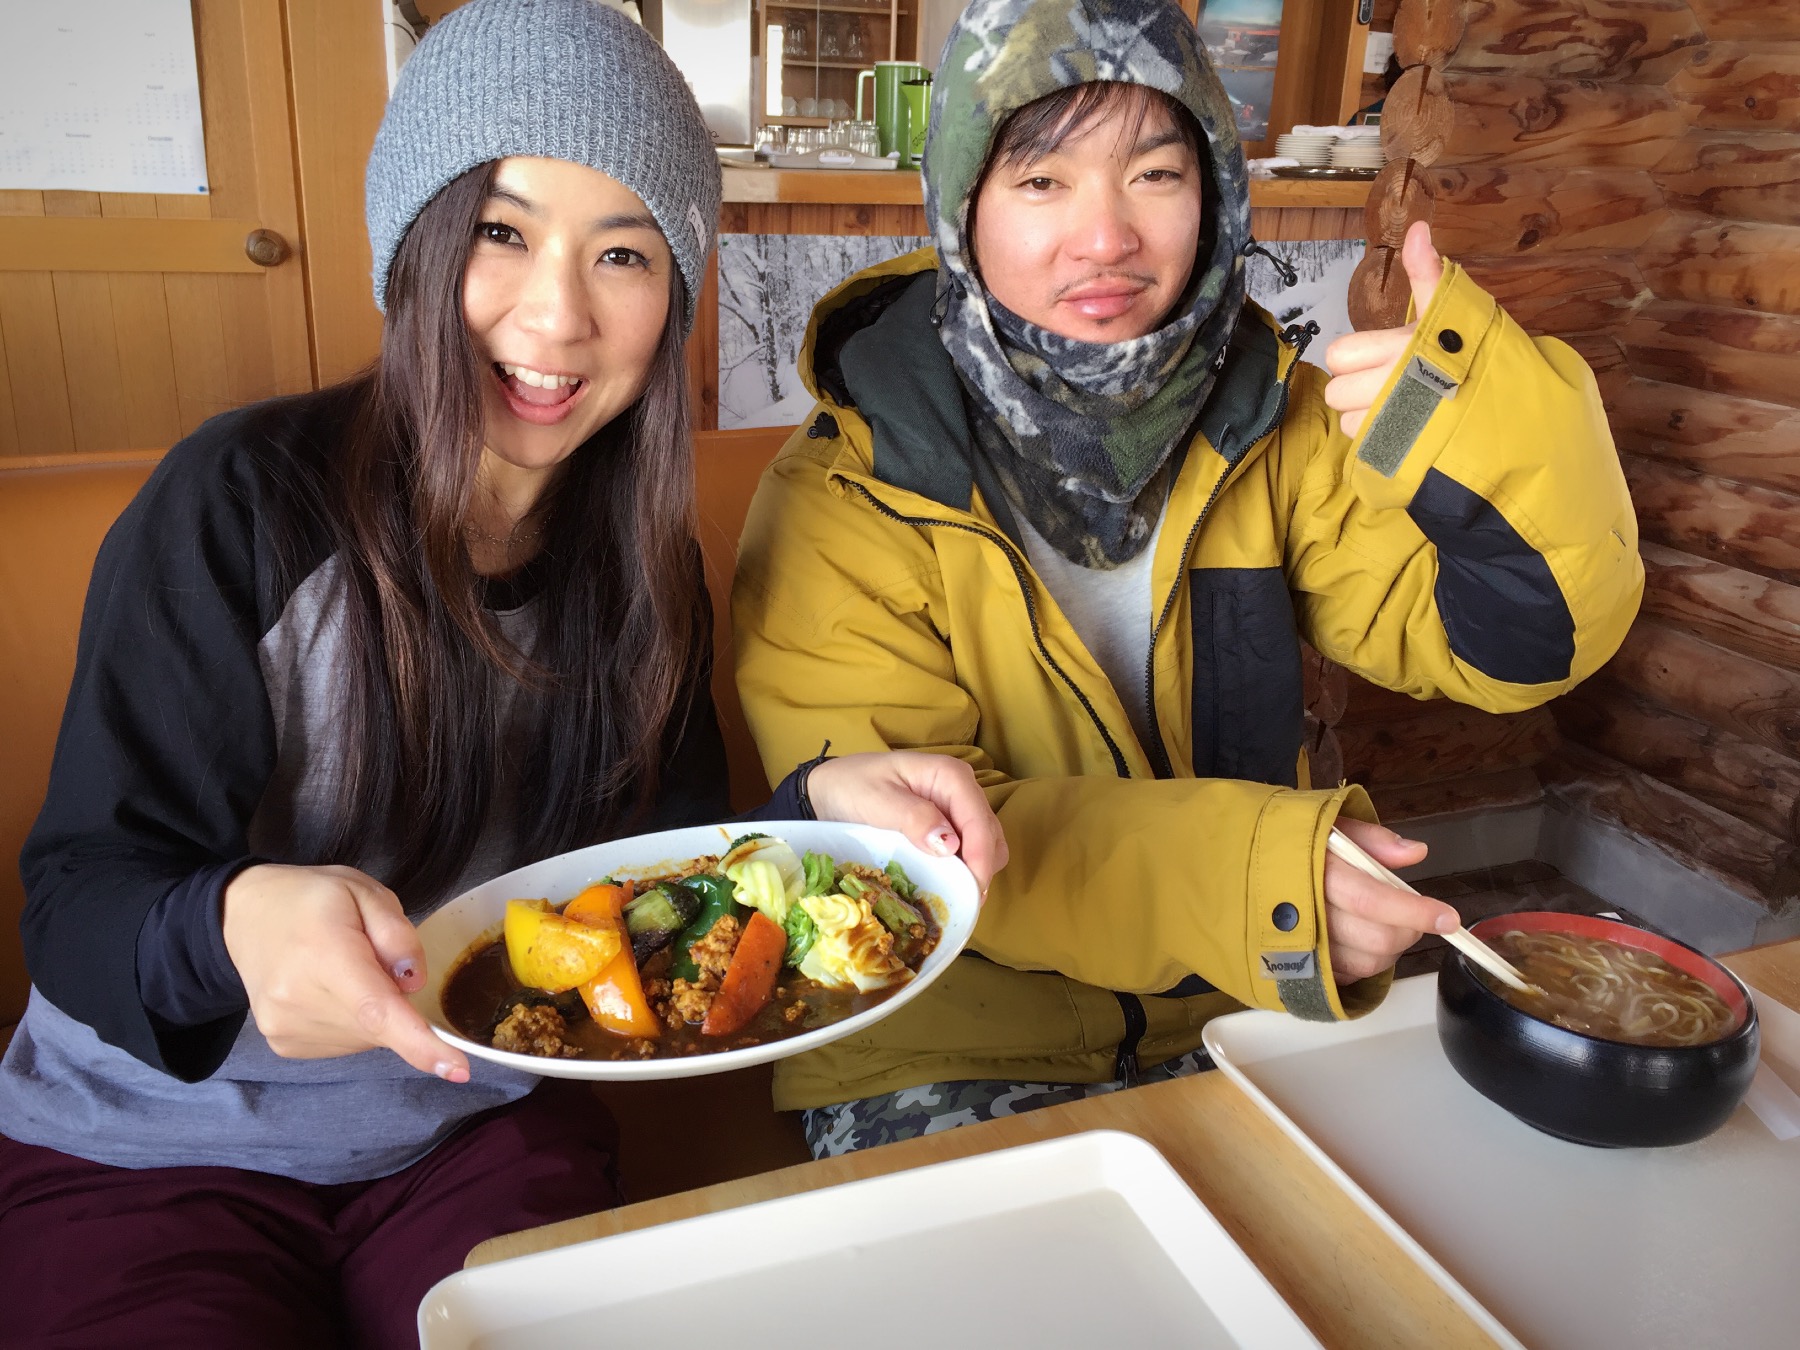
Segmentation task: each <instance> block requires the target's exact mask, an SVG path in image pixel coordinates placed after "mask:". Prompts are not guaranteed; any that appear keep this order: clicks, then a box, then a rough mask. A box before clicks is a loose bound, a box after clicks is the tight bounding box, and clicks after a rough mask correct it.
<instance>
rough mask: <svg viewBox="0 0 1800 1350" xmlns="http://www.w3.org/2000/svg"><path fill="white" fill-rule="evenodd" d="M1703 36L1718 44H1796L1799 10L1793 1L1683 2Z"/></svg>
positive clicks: (1799, 20) (1712, 0)
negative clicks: (1737, 41)
mask: <svg viewBox="0 0 1800 1350" xmlns="http://www.w3.org/2000/svg"><path fill="white" fill-rule="evenodd" d="M1687 3H1688V5H1689V7H1690V8H1691V9H1692V10H1693V11H1694V13H1695V15H1697V16H1698V17H1699V20H1700V26H1701V27H1702V28H1703V29H1705V30H1706V36H1707V37H1708V38H1710V39H1711V40H1713V41H1715V42H1718V41H1723V40H1724V39H1726V38H1745V39H1748V40H1750V41H1752V42H1800V7H1797V6H1796V5H1795V4H1794V0H1687Z"/></svg>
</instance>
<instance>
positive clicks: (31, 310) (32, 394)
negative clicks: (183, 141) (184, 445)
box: [0, 0, 314, 455]
mask: <svg viewBox="0 0 1800 1350" xmlns="http://www.w3.org/2000/svg"><path fill="white" fill-rule="evenodd" d="M193 9H194V29H195V39H196V47H197V52H198V57H199V68H200V100H201V108H202V114H203V117H204V119H205V128H206V162H207V176H208V178H209V180H210V183H211V193H210V195H208V196H160V195H148V194H137V193H104V192H64V191H55V192H25V191H0V455H44V454H58V453H64V452H68V451H72V450H119V449H132V448H154V447H161V446H167V445H169V444H171V443H172V442H174V441H175V440H177V439H179V438H180V437H181V436H183V435H185V434H186V433H187V432H189V431H192V430H193V429H194V428H195V427H196V426H198V425H199V424H200V423H201V422H203V421H205V420H206V419H207V418H208V417H211V416H212V415H213V414H215V413H218V412H223V411H225V410H226V409H228V408H233V407H237V406H238V405H240V404H243V403H247V402H250V401H252V400H254V399H259V398H267V397H270V396H272V395H275V394H286V393H296V392H299V391H302V390H305V389H310V388H312V387H313V384H314V368H313V356H312V353H311V351H310V346H309V340H308V330H307V306H306V288H305V284H304V278H303V260H302V257H301V253H302V250H301V246H300V242H301V241H300V225H299V211H298V209H297V202H296V188H295V182H296V173H295V155H294V143H293V135H292V131H291V127H290V118H289V88H288V71H287V61H286V57H285V55H284V46H283V35H282V27H281V7H280V6H278V5H276V4H272V3H245V2H244V0H193ZM258 232H261V233H258ZM253 236H254V238H253ZM252 254H257V255H259V256H257V257H253V256H252Z"/></svg>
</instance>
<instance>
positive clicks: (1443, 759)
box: [1336, 700, 1561, 787]
mask: <svg viewBox="0 0 1800 1350" xmlns="http://www.w3.org/2000/svg"><path fill="white" fill-rule="evenodd" d="M1336 731H1337V736H1338V744H1339V745H1340V746H1341V747H1342V750H1343V755H1344V771H1345V773H1346V774H1347V775H1348V776H1349V779H1350V781H1351V782H1353V783H1364V784H1372V785H1375V786H1381V787H1388V786H1394V785H1397V784H1404V783H1429V782H1436V781H1438V780H1441V779H1445V778H1461V777H1463V776H1465V775H1467V774H1471V773H1493V772H1497V771H1499V770H1502V769H1523V768H1529V767H1530V766H1531V765H1533V764H1536V763H1537V762H1538V761H1539V760H1541V759H1543V758H1544V756H1546V755H1548V754H1549V753H1550V752H1551V751H1552V750H1554V749H1555V748H1556V745H1557V742H1558V741H1559V740H1560V739H1561V738H1560V737H1559V736H1558V734H1557V731H1556V723H1555V721H1554V719H1553V718H1552V717H1551V716H1550V714H1549V713H1548V712H1546V711H1545V710H1544V709H1542V708H1534V709H1532V710H1531V711H1530V712H1521V713H1489V712H1483V711H1481V710H1480V709H1479V708H1470V707H1467V706H1465V705H1463V704H1461V703H1451V702H1449V701H1448V700H1439V701H1434V702H1432V703H1430V704H1427V705H1425V706H1424V707H1423V708H1422V709H1421V710H1419V711H1418V712H1415V713H1414V714H1413V715H1412V716H1410V717H1406V718H1402V719H1399V720H1395V721H1391V722H1349V721H1343V722H1339V723H1338V725H1337V727H1336Z"/></svg>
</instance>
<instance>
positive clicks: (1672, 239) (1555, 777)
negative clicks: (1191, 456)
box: [1337, 0, 1800, 916]
mask: <svg viewBox="0 0 1800 1350" xmlns="http://www.w3.org/2000/svg"><path fill="white" fill-rule="evenodd" d="M1393 31H1394V40H1395V52H1396V55H1397V57H1398V58H1399V60H1400V63H1401V64H1402V66H1404V67H1406V71H1405V74H1404V75H1403V76H1402V78H1401V80H1400V82H1399V83H1398V84H1397V85H1396V86H1395V88H1394V89H1393V91H1392V93H1391V95H1390V96H1389V99H1388V102H1387V105H1386V110H1385V111H1386V116H1385V117H1384V121H1383V135H1382V140H1383V144H1384V146H1385V147H1386V149H1387V153H1388V157H1389V164H1388V167H1387V168H1386V169H1385V170H1384V171H1383V173H1382V175H1381V177H1380V178H1379V179H1377V180H1376V182H1375V183H1374V185H1373V186H1372V190H1371V193H1370V198H1369V202H1368V207H1367V212H1366V223H1367V229H1368V239H1369V251H1368V254H1367V256H1366V257H1365V259H1364V262H1363V264H1362V266H1361V267H1360V268H1359V270H1358V272H1357V275H1356V277H1355V279H1354V281H1353V283H1352V294H1351V300H1350V312H1351V317H1352V319H1353V320H1354V321H1355V322H1356V323H1357V325H1358V326H1359V327H1385V326H1390V325H1392V324H1396V323H1399V322H1401V321H1403V319H1404V318H1405V311H1406V307H1407V301H1408V291H1407V282H1406V277H1405V273H1404V271H1403V270H1402V268H1401V267H1400V265H1399V262H1398V257H1397V246H1398V244H1399V242H1400V240H1401V238H1402V236H1403V234H1404V232H1405V229H1406V227H1407V225H1408V224H1409V223H1410V222H1411V221H1414V220H1419V219H1424V220H1428V221H1430V222H1431V225H1432V229H1433V234H1434V238H1435V241H1436V243H1437V246H1438V248H1439V250H1440V251H1441V252H1443V253H1445V254H1447V255H1450V256H1453V257H1455V258H1456V259H1457V261H1459V262H1460V263H1462V264H1463V265H1465V266H1466V267H1467V268H1468V270H1469V272H1470V273H1471V275H1473V276H1474V277H1475V279H1476V280H1478V281H1479V282H1481V283H1482V284H1483V285H1484V286H1486V287H1487V288H1488V289H1489V290H1491V291H1492V292H1493V293H1494V294H1495V295H1496V296H1497V297H1499V299H1500V300H1501V302H1502V303H1503V304H1505V306H1506V307H1507V309H1508V310H1509V311H1510V312H1511V313H1512V315H1513V316H1514V317H1515V318H1516V319H1517V320H1518V321H1519V322H1520V323H1521V324H1522V325H1523V326H1524V327H1525V328H1526V329H1527V330H1528V331H1530V332H1532V333H1533V334H1548V335H1554V336H1556V337H1560V338H1563V339H1564V340H1566V341H1568V342H1570V343H1571V344H1572V345H1574V346H1575V347H1576V348H1577V349H1578V350H1579V351H1581V353H1582V354H1583V355H1584V356H1585V357H1586V358H1587V359H1588V361H1589V362H1590V364H1592V365H1593V367H1594V369H1595V371H1596V374H1597V375H1598V376H1599V379H1600V383H1601V389H1602V394H1603V396H1604V399H1605V402H1606V407H1607V410H1608V415H1609V419H1610V421H1611V424H1612V427H1613V432H1614V436H1615V439H1616V441H1617V444H1618V448H1619V452H1620V455H1621V458H1622V460H1623V463H1624V466H1625V472H1626V477H1627V480H1628V482H1629V483H1630V485H1631V491H1632V495H1633V498H1634V500H1635V502H1636V505H1637V511H1638V517H1639V524H1640V530H1641V535H1642V551H1643V556H1644V561H1645V565H1646V571H1647V574H1648V580H1647V586H1646V594H1645V599H1644V605H1643V609H1642V612H1641V614H1640V616H1639V618H1638V620H1637V622H1636V624H1635V625H1634V627H1633V628H1632V630H1631V633H1630V635H1629V636H1628V637H1627V639H1626V641H1625V644H1624V646H1623V648H1622V649H1621V650H1620V652H1619V653H1618V655H1617V656H1616V657H1615V659H1614V660H1613V661H1612V662H1611V663H1610V664H1609V665H1608V666H1607V667H1606V668H1605V669H1604V670H1603V671H1602V672H1601V674H1600V675H1599V676H1597V677H1596V678H1595V679H1593V680H1592V681H1590V682H1588V683H1587V684H1585V685H1584V686H1582V688H1580V689H1579V690H1577V691H1575V692H1574V693H1573V694H1571V695H1570V696H1568V697H1567V698H1564V699H1561V700H1558V701H1557V703H1556V704H1555V705H1554V706H1553V708H1552V709H1550V710H1548V712H1547V713H1546V714H1542V715H1540V714H1528V715H1526V717H1527V719H1528V720H1529V726H1527V725H1526V723H1525V722H1523V721H1520V720H1519V719H1505V718H1494V717H1490V716H1488V715H1486V714H1479V713H1473V712H1471V711H1469V710H1455V711H1452V710H1450V709H1447V708H1445V707H1444V705H1432V704H1426V705H1411V706H1406V704H1407V702H1408V701H1405V700H1401V701H1398V702H1397V701H1396V700H1395V697H1394V696H1392V695H1387V694H1385V693H1383V692H1382V691H1376V690H1370V689H1367V688H1366V687H1361V686H1359V685H1358V684H1357V683H1356V682H1354V681H1353V682H1352V684H1351V687H1350V689H1349V692H1348V696H1347V699H1346V712H1345V715H1344V718H1343V720H1342V721H1341V722H1340V724H1339V726H1338V728H1337V736H1338V740H1339V742H1340V748H1341V750H1342V753H1343V759H1344V764H1345V768H1346V771H1347V772H1348V773H1349V775H1350V776H1351V777H1352V778H1353V779H1359V780H1361V781H1366V782H1369V783H1370V784H1371V785H1372V786H1373V788H1374V789H1375V793H1376V796H1377V800H1378V801H1380V802H1381V803H1382V804H1383V805H1384V806H1385V807H1387V808H1388V809H1389V811H1390V813H1392V814H1396V815H1399V816H1402V817H1404V816H1405V815H1407V814H1409V813H1410V814H1419V813H1421V812H1420V808H1421V807H1423V808H1424V810H1425V811H1426V812H1429V811H1432V810H1442V809H1444V806H1445V805H1446V804H1448V805H1450V806H1452V807H1454V806H1457V805H1482V804H1489V803H1491V802H1494V801H1500V800H1514V799H1520V797H1521V794H1524V795H1525V796H1526V797H1527V798H1528V797H1529V795H1530V794H1531V793H1533V792H1535V791H1536V786H1535V784H1536V783H1542V784H1544V785H1546V786H1547V787H1548V790H1549V792H1550V794H1551V797H1552V798H1553V799H1554V800H1555V801H1556V802H1558V803H1560V804H1561V805H1563V806H1564V807H1567V808H1570V809H1574V810H1577V811H1580V812H1584V813H1587V814H1589V815H1592V816H1597V817H1599V818H1600V819H1602V820H1605V821H1608V822H1610V823H1612V824H1614V825H1618V826H1621V827H1623V828H1624V829H1626V830H1627V831H1629V832H1630V833H1631V834H1633V835H1634V836H1636V837H1637V838H1639V839H1642V840H1646V841H1648V842H1650V843H1652V844H1654V845H1655V846H1657V847H1658V848H1659V849H1661V850H1663V851H1664V852H1665V853H1667V854H1669V855H1672V856H1673V857H1674V858H1675V859H1676V860H1677V861H1679V862H1681V863H1682V864H1683V865H1684V866H1686V867H1688V868H1691V869H1694V870H1697V871H1699V872H1701V873H1703V874H1706V875H1709V876H1711V877H1712V878H1714V879H1715V880H1717V881H1721V882H1723V883H1724V884H1725V885H1727V886H1728V887H1730V888H1731V889H1732V890H1734V891H1736V892H1737V893H1738V894H1740V895H1743V896H1747V897H1750V898H1752V899H1754V900H1756V901H1757V902H1758V903H1759V904H1761V905H1762V906H1763V907H1765V908H1766V909H1768V910H1770V911H1771V912H1772V913H1773V914H1775V915H1781V914H1784V913H1786V914H1788V915H1790V916H1791V915H1792V914H1793V913H1795V912H1796V909H1797V908H1800V907H1797V905H1796V900H1797V897H1800V848H1797V844H1796V841H1797V840H1800V4H1795V3H1794V0H1400V3H1399V5H1398V7H1397V10H1396V12H1395V16H1394V29H1393ZM1547 716H1548V717H1553V718H1554V724H1553V725H1551V724H1548V723H1547V722H1546V721H1545V720H1544V718H1545V717H1547ZM1439 722H1441V723H1443V730H1445V731H1448V732H1451V733H1452V737H1453V738H1454V736H1456V735H1460V736H1461V737H1462V739H1463V740H1464V741H1465V742H1469V743H1471V744H1479V746H1480V747H1481V749H1480V751H1479V752H1478V753H1469V754H1459V753H1451V752H1448V751H1446V750H1445V748H1444V746H1445V744H1447V743H1446V742H1443V741H1441V740H1440V741H1439V743H1438V746H1437V747H1436V748H1435V749H1427V748H1425V747H1421V746H1418V745H1413V746H1411V747H1410V748H1403V747H1406V745H1407V742H1408V740H1409V739H1410V738H1416V737H1417V736H1418V735H1419V734H1421V733H1425V732H1428V731H1430V730H1431V729H1432V727H1433V726H1435V725H1436V723H1439ZM1452 723H1456V724H1457V725H1456V727H1455V728H1454V729H1452V728H1451V724H1452ZM1508 723H1512V725H1510V726H1508V725H1507V724H1508ZM1432 756H1436V758H1437V760H1438V762H1436V763H1432V762H1429V760H1430V758H1431V757H1432ZM1427 770H1430V772H1428V773H1427V772H1426V771H1427ZM1521 770H1535V772H1532V773H1530V774H1529V778H1528V777H1526V776H1521V772H1520V771H1521ZM1421 774H1424V777H1423V778H1421V777H1420V775H1421ZM1421 784H1425V786H1423V787H1422V786H1421Z"/></svg>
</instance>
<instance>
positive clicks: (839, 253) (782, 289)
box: [719, 234, 1363, 428]
mask: <svg viewBox="0 0 1800 1350" xmlns="http://www.w3.org/2000/svg"><path fill="white" fill-rule="evenodd" d="M924 243H926V240H924V239H922V238H913V237H909V236H893V235H875V236H859V235H833V234H727V235H723V236H721V238H720V239H719V426H720V427H721V428H732V427H779V426H797V425H799V424H800V423H801V422H804V421H805V420H806V419H807V416H808V414H810V413H811V411H812V403H813V401H812V395H810V394H808V393H807V392H806V390H805V388H804V387H803V386H802V385H801V383H800V372H799V369H798V365H797V363H798V360H799V355H800V343H801V340H802V339H803V338H804V337H805V335H806V324H807V321H808V320H809V319H810V318H811V317H812V308H813V306H814V305H815V304H817V303H818V301H819V300H820V299H822V298H823V297H824V295H825V293H826V292H827V291H829V290H830V289H831V288H832V287H834V286H836V285H837V284H838V283H839V282H841V281H843V280H844V279H845V278H847V277H849V276H851V275H852V274H854V273H856V272H859V271H861V270H862V269H863V268H865V267H872V266H874V265H875V264H876V263H879V262H885V261H887V260H888V259H889V258H897V257H899V256H900V255H901V254H902V253H910V252H911V251H912V250H913V249H915V248H918V247H920V246H921V245H923V244H924ZM1269 248H1270V249H1271V250H1272V251H1273V252H1275V253H1276V254H1278V255H1280V257H1281V258H1282V259H1283V260H1285V261H1286V262H1287V263H1288V265H1289V266H1291V267H1292V268H1293V269H1294V270H1295V272H1297V273H1298V274H1299V279H1298V281H1297V282H1296V283H1295V284H1294V285H1293V286H1286V285H1284V284H1283V283H1282V280H1281V277H1280V275H1279V274H1278V273H1277V272H1276V271H1275V268H1274V267H1273V266H1271V265H1270V263H1269V262H1268V260H1267V259H1265V258H1261V257H1256V256H1252V257H1251V258H1250V259H1249V270H1248V276H1249V286H1250V297H1251V299H1253V300H1255V301H1256V302H1257V303H1258V304H1260V305H1261V306H1262V307H1263V308H1264V309H1266V310H1268V311H1269V312H1270V313H1271V314H1273V315H1274V316H1275V317H1276V319H1278V320H1279V321H1280V322H1281V323H1282V325H1283V326H1286V325H1287V324H1290V323H1295V322H1300V323H1305V322H1306V321H1307V320H1308V319H1312V320H1314V321H1315V322H1317V323H1318V325H1319V330H1320V331H1319V336H1318V337H1316V338H1315V339H1313V342H1312V345H1311V346H1310V347H1308V348H1307V351H1306V359H1307V360H1309V361H1311V362H1313V363H1314V364H1316V365H1321V366H1322V365H1323V364H1324V363H1325V348H1326V347H1328V346H1329V345H1330V344H1331V342H1332V340H1333V339H1334V338H1338V337H1341V336H1343V335H1344V334H1345V333H1348V332H1349V331H1350V312H1349V307H1348V299H1347V297H1348V295H1349V285H1350V274H1351V272H1353V271H1355V270H1356V264H1357V263H1358V262H1359V261H1361V259H1362V255H1363V241H1362V240H1360V239H1314V240H1298V241H1295V240H1288V241H1280V242H1276V243H1271V244H1270V245H1269Z"/></svg>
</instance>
